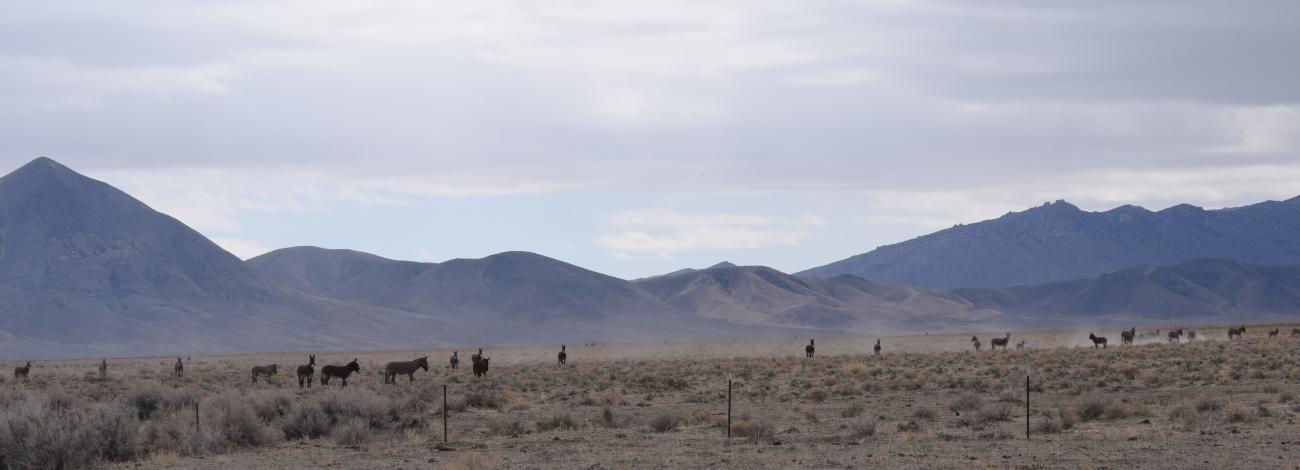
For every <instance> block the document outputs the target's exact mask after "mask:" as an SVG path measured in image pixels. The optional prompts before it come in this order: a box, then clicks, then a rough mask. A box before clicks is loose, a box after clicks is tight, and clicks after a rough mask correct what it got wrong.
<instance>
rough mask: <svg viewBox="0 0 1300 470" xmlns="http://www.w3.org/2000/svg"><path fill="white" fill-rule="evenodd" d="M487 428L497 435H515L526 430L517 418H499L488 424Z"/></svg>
mask: <svg viewBox="0 0 1300 470" xmlns="http://www.w3.org/2000/svg"><path fill="white" fill-rule="evenodd" d="M488 430H489V431H491V432H492V434H496V435H498V436H510V437H515V436H519V435H522V434H524V433H526V432H528V430H527V429H525V428H524V424H523V423H521V422H519V420H517V419H516V420H501V421H495V422H493V423H492V424H489V425H488Z"/></svg>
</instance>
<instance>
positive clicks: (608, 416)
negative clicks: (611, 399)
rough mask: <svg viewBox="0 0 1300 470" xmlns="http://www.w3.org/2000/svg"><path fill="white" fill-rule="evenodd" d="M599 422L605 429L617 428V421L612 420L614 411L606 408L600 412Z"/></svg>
mask: <svg viewBox="0 0 1300 470" xmlns="http://www.w3.org/2000/svg"><path fill="white" fill-rule="evenodd" d="M600 421H601V423H603V424H604V425H605V427H607V428H616V427H618V421H617V420H616V419H614V410H613V409H612V408H610V407H608V406H606V407H605V409H604V410H603V411H601V412H600Z"/></svg>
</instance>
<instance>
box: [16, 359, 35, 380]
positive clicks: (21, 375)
mask: <svg viewBox="0 0 1300 470" xmlns="http://www.w3.org/2000/svg"><path fill="white" fill-rule="evenodd" d="M31 371H32V361H27V365H25V366H18V367H15V368H14V378H15V379H25V378H27V373H28V372H31Z"/></svg>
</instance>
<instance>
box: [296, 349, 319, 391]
mask: <svg viewBox="0 0 1300 470" xmlns="http://www.w3.org/2000/svg"><path fill="white" fill-rule="evenodd" d="M315 378H316V355H315V354H308V355H307V365H305V366H298V388H302V384H304V383H305V384H307V388H311V382H312V380H314V379H315Z"/></svg>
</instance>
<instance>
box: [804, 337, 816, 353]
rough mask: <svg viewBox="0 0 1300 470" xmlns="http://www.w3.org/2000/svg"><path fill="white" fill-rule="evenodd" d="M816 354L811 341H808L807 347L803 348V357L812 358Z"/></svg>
mask: <svg viewBox="0 0 1300 470" xmlns="http://www.w3.org/2000/svg"><path fill="white" fill-rule="evenodd" d="M816 352H817V348H816V347H814V346H813V340H811V339H809V340H808V345H807V346H804V347H803V357H813V354H815V353H816Z"/></svg>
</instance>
